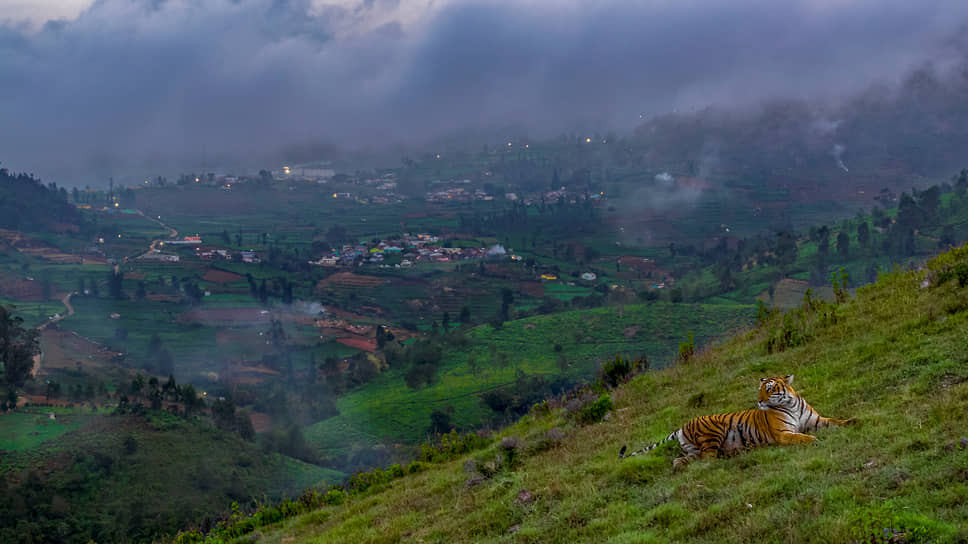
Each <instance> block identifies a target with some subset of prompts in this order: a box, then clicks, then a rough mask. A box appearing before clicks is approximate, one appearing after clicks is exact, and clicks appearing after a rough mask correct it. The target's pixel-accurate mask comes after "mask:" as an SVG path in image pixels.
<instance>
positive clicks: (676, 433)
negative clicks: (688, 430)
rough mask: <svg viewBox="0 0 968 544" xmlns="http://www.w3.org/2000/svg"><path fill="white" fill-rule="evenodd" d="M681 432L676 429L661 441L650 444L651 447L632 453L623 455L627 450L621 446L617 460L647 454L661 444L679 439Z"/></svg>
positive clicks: (626, 447)
mask: <svg viewBox="0 0 968 544" xmlns="http://www.w3.org/2000/svg"><path fill="white" fill-rule="evenodd" d="M681 431H682V429H676V430H674V431H672V433H671V434H669V436H667V437H665V438H663V439H662V440H659V441H658V442H656V443H655V444H652V445H651V446H646V447H644V448H642V449H640V450H635V451H633V452H632V453H625V450H626V449H628V446H622V449H621V450H620V451H619V452H618V458H619V459H625V458H626V457H635V456H636V455H642V454H643V453H648V452H650V451H652V450H654V449H656V448H658V447H659V446H661V445H662V444H665V443H666V442H669V441H671V440H678V439H679V432H681Z"/></svg>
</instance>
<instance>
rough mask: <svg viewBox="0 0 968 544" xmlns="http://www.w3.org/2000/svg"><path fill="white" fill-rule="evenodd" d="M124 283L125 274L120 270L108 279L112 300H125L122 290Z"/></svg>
mask: <svg viewBox="0 0 968 544" xmlns="http://www.w3.org/2000/svg"><path fill="white" fill-rule="evenodd" d="M123 282H124V272H121V271H120V270H118V271H116V272H112V273H111V275H110V276H109V277H108V293H109V294H110V295H111V298H114V299H117V300H121V299H123V298H124V291H123V290H122V285H123Z"/></svg>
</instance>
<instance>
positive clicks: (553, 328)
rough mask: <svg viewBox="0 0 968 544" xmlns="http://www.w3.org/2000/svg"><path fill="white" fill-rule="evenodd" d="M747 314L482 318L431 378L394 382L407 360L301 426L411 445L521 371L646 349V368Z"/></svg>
mask: <svg viewBox="0 0 968 544" xmlns="http://www.w3.org/2000/svg"><path fill="white" fill-rule="evenodd" d="M754 315H755V307H753V306H748V305H747V306H740V305H706V304H672V303H667V302H655V303H653V304H630V305H626V306H624V307H623V308H622V309H621V310H619V309H618V308H616V307H604V308H595V309H592V310H572V311H567V312H559V313H555V314H550V315H544V316H534V317H529V318H525V319H518V320H515V321H509V322H507V323H505V324H504V325H503V326H502V327H501V328H500V329H495V328H494V327H492V326H490V325H481V326H478V327H475V328H473V329H471V330H469V331H468V332H467V333H466V342H464V343H463V345H460V346H457V347H455V348H453V349H450V350H448V352H447V356H446V360H445V361H444V362H443V364H442V365H441V369H440V370H439V372H438V376H437V379H436V380H435V382H434V383H433V384H431V385H428V386H426V387H422V388H420V389H410V388H408V387H407V385H406V384H405V383H404V380H403V374H404V373H405V371H406V368H402V369H391V370H390V372H388V373H386V374H385V375H383V376H381V377H380V378H379V379H377V380H375V381H373V382H371V383H368V384H367V385H366V386H365V387H362V388H360V389H358V390H355V391H352V392H350V393H349V394H347V395H345V396H343V397H341V398H340V399H339V400H338V401H337V406H338V408H339V411H340V415H339V416H337V417H334V418H331V419H328V420H325V421H322V422H320V423H318V424H316V425H314V426H312V427H310V428H309V429H308V430H307V431H306V438H307V440H308V441H309V442H310V443H311V444H313V445H315V446H317V447H319V448H320V450H321V453H322V454H324V455H333V454H334V453H342V450H343V449H345V448H347V447H349V446H352V445H354V444H357V445H359V444H360V442H361V441H362V443H364V444H366V443H371V444H372V443H376V442H378V441H379V440H381V439H382V440H392V441H404V442H409V443H416V442H419V441H421V440H422V439H424V438H425V437H426V435H427V432H428V428H429V426H430V415H431V412H433V411H434V410H445V411H447V412H453V413H454V423H455V424H456V425H458V426H459V427H461V428H470V427H478V426H480V425H481V424H482V423H485V422H487V421H488V420H489V419H490V418H492V417H493V416H494V414H493V412H492V411H491V410H490V409H489V408H488V407H487V406H485V405H484V404H483V403H482V402H481V395H482V394H484V393H485V392H487V391H493V390H496V389H500V388H509V387H511V386H513V385H514V384H515V382H516V380H518V379H519V377H520V376H521V375H522V373H523V374H526V375H528V376H542V377H545V378H547V379H548V380H549V381H553V380H566V381H567V380H570V381H571V383H574V382H577V381H584V380H587V379H589V378H591V377H593V376H594V375H595V372H596V371H597V369H598V365H599V363H600V362H601V361H602V360H605V359H610V358H612V357H614V356H615V355H616V354H622V355H625V356H627V357H639V356H647V357H648V358H649V360H650V361H651V364H652V366H665V365H667V364H668V362H669V361H670V360H672V359H673V358H674V357H675V353H676V350H677V349H678V345H679V342H683V341H685V340H686V338H687V335H688V334H689V333H690V332H692V333H694V334H695V338H696V341H697V343H699V344H703V343H706V342H708V341H710V340H712V339H713V338H715V337H716V336H718V335H721V334H723V333H724V332H726V331H730V330H737V329H739V328H741V327H743V326H745V325H746V324H748V323H750V322H751V321H752V319H753V316H754ZM556 346H557V347H556ZM562 358H564V360H563V361H562V360H561V359H562ZM334 445H336V446H337V450H334V449H333V446H334Z"/></svg>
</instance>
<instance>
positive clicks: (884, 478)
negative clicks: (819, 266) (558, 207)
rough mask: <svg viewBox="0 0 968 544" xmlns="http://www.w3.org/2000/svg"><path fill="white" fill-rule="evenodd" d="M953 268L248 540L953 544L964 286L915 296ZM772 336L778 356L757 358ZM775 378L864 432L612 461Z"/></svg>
mask: <svg viewBox="0 0 968 544" xmlns="http://www.w3.org/2000/svg"><path fill="white" fill-rule="evenodd" d="M948 259H949V261H951V262H948V263H947V265H945V263H939V262H938V261H935V262H934V268H933V271H932V272H931V273H930V276H929V272H928V271H921V272H895V273H892V274H888V275H885V276H883V277H882V278H881V279H880V280H879V281H878V283H876V284H874V285H871V286H868V287H864V288H861V289H859V290H858V292H857V294H856V296H855V297H854V298H853V299H851V300H848V301H846V302H844V303H842V304H840V305H839V306H834V305H831V304H827V303H817V302H814V303H812V304H809V305H806V307H805V309H803V308H802V309H800V310H798V311H795V312H794V313H793V314H788V316H787V317H784V316H775V317H773V318H772V319H771V320H770V321H768V322H767V323H766V324H764V325H763V326H761V327H759V328H757V329H754V330H752V331H750V332H748V333H746V334H743V335H741V336H739V337H737V338H734V339H733V340H731V341H729V342H727V343H725V344H723V345H722V346H720V347H717V348H716V349H713V350H709V351H707V352H705V353H702V354H700V355H699V356H697V357H695V358H693V359H692V360H691V361H689V362H687V363H684V364H679V365H675V366H673V367H670V368H667V369H663V370H659V371H653V372H649V373H646V374H644V375H642V376H640V377H639V378H637V379H635V380H633V381H632V382H631V383H629V384H627V385H625V386H623V387H620V388H618V389H617V390H615V391H612V392H611V399H612V401H613V402H614V410H613V411H612V412H611V415H610V416H609V417H607V418H606V419H605V421H603V422H601V423H593V424H587V425H581V424H579V423H577V420H576V418H575V417H572V416H570V415H569V413H570V412H571V411H572V410H573V409H574V408H575V406H574V403H552V404H551V405H550V406H549V407H548V409H547V410H535V411H533V413H532V414H531V415H529V416H527V417H525V418H524V419H522V420H521V421H519V422H518V423H516V424H515V425H513V426H512V427H510V428H508V429H506V430H505V431H503V432H502V433H501V437H499V438H501V439H503V440H500V439H499V440H495V441H493V442H491V444H490V445H489V446H487V447H486V448H485V449H482V450H478V451H476V452H473V453H470V454H468V455H465V456H464V457H461V458H458V459H457V460H454V461H452V462H449V463H445V464H441V465H434V466H432V467H431V468H429V469H428V470H426V471H423V472H421V473H419V474H415V475H408V476H403V477H399V478H396V479H392V480H390V481H389V483H384V484H381V485H377V486H374V487H371V488H370V489H369V490H368V491H364V492H359V493H355V494H354V493H351V495H350V497H349V498H348V500H346V501H345V502H344V503H343V504H342V505H336V506H323V507H321V508H319V509H316V510H311V511H309V512H308V513H305V514H303V515H300V516H294V517H291V518H290V519H289V520H287V521H282V522H277V523H275V524H274V525H269V526H267V527H262V528H260V529H259V530H258V532H257V533H255V538H253V535H251V534H249V535H246V536H244V537H243V539H244V540H245V541H246V542H248V541H258V542H267V543H277V542H292V543H300V542H314V543H320V542H471V541H473V542H610V543H628V542H683V541H691V542H751V541H764V542H852V541H853V542H857V541H864V542H872V541H876V542H888V541H889V542H918V541H932V542H948V541H964V540H965V539H968V530H966V529H965V526H964V520H965V519H968V469H966V468H965V467H966V466H968V439H966V438H965V437H966V435H968V430H966V429H968V425H966V424H968V353H966V351H965V349H964V346H965V345H968V332H966V331H968V287H965V286H964V285H962V286H959V283H958V279H957V278H956V279H954V280H951V281H947V282H945V283H943V284H941V285H934V283H935V282H933V281H930V280H929V283H930V285H929V284H926V283H924V282H925V280H926V279H929V277H930V278H934V279H937V278H939V277H940V278H941V279H944V278H945V274H942V272H944V270H945V269H946V268H945V266H948V267H949V268H947V270H949V271H950V270H957V272H955V273H953V274H947V275H948V276H951V275H954V276H959V275H960V279H961V282H962V284H965V283H968V248H965V249H962V250H961V254H960V255H959V256H958V258H957V259H953V258H952V257H951V254H949V257H948ZM959 262H960V264H959ZM956 264H957V265H958V266H960V268H956V269H952V268H950V267H951V266H953V265H956ZM771 337H772V338H774V339H779V340H780V341H779V343H774V345H775V346H778V348H784V349H776V350H774V353H772V354H769V353H767V349H766V342H767V339H768V338H771ZM779 374H795V375H796V387H797V389H798V391H799V392H800V394H801V395H802V396H803V397H805V398H806V399H807V400H808V401H810V403H811V404H812V405H813V406H814V407H815V408H816V409H817V410H818V411H820V412H821V413H823V414H825V415H829V416H833V417H854V418H856V419H857V420H858V423H859V424H858V425H857V426H854V427H847V428H837V429H826V430H824V431H821V432H820V433H818V436H819V440H817V441H816V442H815V443H814V444H812V445H810V446H799V447H767V448H760V449H757V450H754V451H751V452H748V453H745V454H741V455H738V456H735V457H732V458H728V459H712V460H704V461H697V462H695V463H693V464H691V465H690V466H689V467H688V468H687V469H686V470H684V471H681V472H678V473H677V472H673V470H672V459H673V458H674V457H675V456H676V455H677V451H676V448H670V447H663V448H660V449H658V450H656V451H653V452H651V453H650V454H649V455H645V456H642V457H636V458H632V459H626V460H621V461H620V460H618V459H617V458H616V454H617V452H618V450H619V448H620V447H621V446H622V445H623V444H630V445H632V446H638V445H641V444H643V443H648V442H652V441H655V440H658V439H660V438H662V437H664V436H665V435H666V434H668V433H669V432H670V431H671V430H673V429H675V428H677V427H678V426H679V425H681V424H682V423H684V422H685V421H687V420H688V419H689V418H692V417H695V416H698V415H701V414H707V413H716V412H723V411H731V410H740V409H746V408H750V407H752V406H754V402H755V395H756V389H757V387H758V384H759V378H761V377H764V376H772V375H779ZM549 431H550V432H549ZM475 467H476V468H475ZM331 502H339V501H336V500H334V501H331ZM189 536H190V535H185V538H184V541H192V540H193V539H192V538H189ZM229 540H230V539H227V538H224V537H218V536H211V537H210V538H209V541H211V542H220V541H229Z"/></svg>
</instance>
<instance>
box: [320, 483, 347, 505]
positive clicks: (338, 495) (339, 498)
mask: <svg viewBox="0 0 968 544" xmlns="http://www.w3.org/2000/svg"><path fill="white" fill-rule="evenodd" d="M345 500H346V491H343V490H342V489H340V488H338V487H334V488H333V489H330V490H329V491H327V492H326V496H325V497H323V502H325V503H326V504H329V505H332V506H335V505H337V504H343V501H345Z"/></svg>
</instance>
